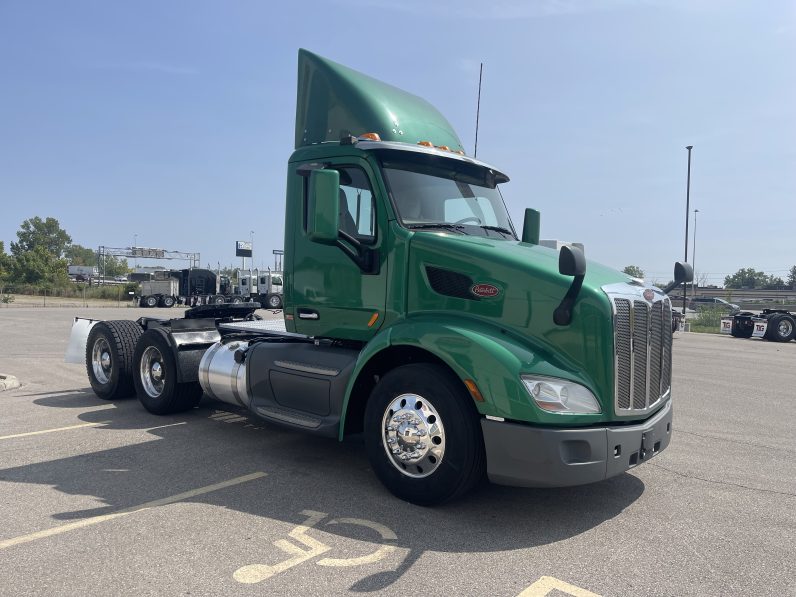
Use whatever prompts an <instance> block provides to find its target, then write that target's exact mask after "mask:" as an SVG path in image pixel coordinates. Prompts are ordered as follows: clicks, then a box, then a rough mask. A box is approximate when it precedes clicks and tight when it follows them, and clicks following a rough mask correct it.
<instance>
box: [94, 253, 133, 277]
mask: <svg viewBox="0 0 796 597" xmlns="http://www.w3.org/2000/svg"><path fill="white" fill-rule="evenodd" d="M95 263H96V260H95ZM129 272H130V267H129V266H128V265H127V259H119V258H118V257H114V256H113V255H106V256H105V269H104V273H105V277H106V278H110V277H112V276H121V275H124V274H127V273H129ZM102 273H103V271H102V270H100V274H102Z"/></svg>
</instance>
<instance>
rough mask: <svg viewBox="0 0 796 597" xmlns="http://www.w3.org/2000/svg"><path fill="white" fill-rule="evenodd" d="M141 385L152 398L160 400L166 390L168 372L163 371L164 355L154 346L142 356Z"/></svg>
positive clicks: (147, 349)
mask: <svg viewBox="0 0 796 597" xmlns="http://www.w3.org/2000/svg"><path fill="white" fill-rule="evenodd" d="M140 373H141V385H142V386H143V387H144V391H145V392H146V393H147V395H148V396H149V397H151V398H160V395H161V394H162V393H163V388H165V386H166V383H165V378H166V375H165V374H166V372H165V371H164V370H163V355H161V354H160V351H159V350H158V349H157V348H155V347H154V346H148V347H147V348H146V350H144V354H142V355H141V367H140Z"/></svg>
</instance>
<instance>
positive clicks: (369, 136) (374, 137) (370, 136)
mask: <svg viewBox="0 0 796 597" xmlns="http://www.w3.org/2000/svg"><path fill="white" fill-rule="evenodd" d="M357 139H359V140H360V141H381V137H379V133H365V134H364V135H360V136H359V137H357Z"/></svg>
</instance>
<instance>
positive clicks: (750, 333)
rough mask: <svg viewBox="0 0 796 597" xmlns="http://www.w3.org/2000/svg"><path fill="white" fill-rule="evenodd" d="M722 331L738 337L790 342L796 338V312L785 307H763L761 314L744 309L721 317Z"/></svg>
mask: <svg viewBox="0 0 796 597" xmlns="http://www.w3.org/2000/svg"><path fill="white" fill-rule="evenodd" d="M721 333H722V334H731V335H732V336H734V337H736V338H763V339H765V340H771V341H773V342H789V341H791V340H793V339H794V338H796V313H792V312H791V311H786V310H784V309H763V310H762V311H761V313H760V314H759V315H756V314H754V313H752V312H750V311H742V312H741V313H736V314H735V315H730V316H727V317H722V318H721Z"/></svg>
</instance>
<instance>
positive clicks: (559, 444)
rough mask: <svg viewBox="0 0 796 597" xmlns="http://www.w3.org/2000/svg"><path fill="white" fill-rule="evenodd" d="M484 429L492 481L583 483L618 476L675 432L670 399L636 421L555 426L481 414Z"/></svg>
mask: <svg viewBox="0 0 796 597" xmlns="http://www.w3.org/2000/svg"><path fill="white" fill-rule="evenodd" d="M481 429H482V430H483V433H484V445H485V447H486V458H487V474H488V476H489V480H490V481H492V482H493V483H497V484H498V485H514V486H517V487H567V486H570V485H585V484H586V483H594V482H596V481H602V480H603V479H608V478H609V477H614V476H616V475H618V474H620V473H623V472H625V471H626V470H628V469H631V468H633V467H634V466H637V465H639V464H641V463H642V462H646V461H647V460H649V459H650V458H652V457H653V456H657V455H658V454H660V453H661V452H662V451H663V450H665V449H666V447H667V446H668V445H669V440H670V439H671V437H672V401H671V399H669V400H668V401H667V402H666V404H665V405H664V406H663V408H661V409H660V410H659V411H658V412H657V413H655V415H654V416H653V417H652V418H651V419H648V420H646V421H644V422H643V423H639V424H638V425H627V426H621V427H620V426H616V427H598V428H589V429H551V428H540V427H530V426H527V425H521V424H517V423H506V422H499V421H492V420H489V419H482V420H481Z"/></svg>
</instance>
